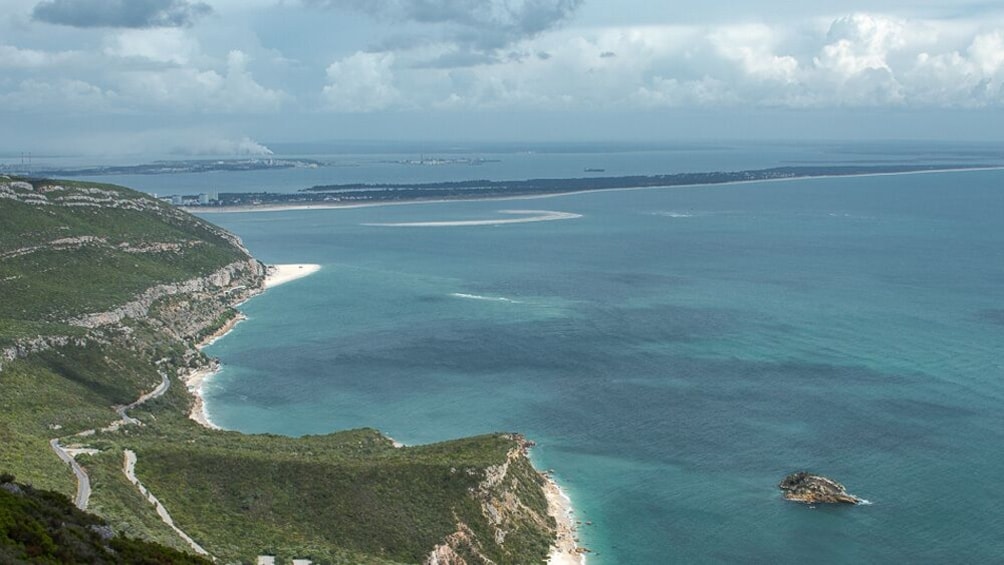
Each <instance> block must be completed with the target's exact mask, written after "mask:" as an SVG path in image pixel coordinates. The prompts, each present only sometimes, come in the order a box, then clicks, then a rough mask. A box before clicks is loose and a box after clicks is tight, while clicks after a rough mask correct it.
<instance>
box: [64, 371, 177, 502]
mask: <svg viewBox="0 0 1004 565" xmlns="http://www.w3.org/2000/svg"><path fill="white" fill-rule="evenodd" d="M160 378H161V381H160V384H159V385H157V388H155V389H153V390H151V391H150V392H148V393H146V394H144V395H143V396H140V397H139V398H137V399H136V401H135V402H133V403H132V404H129V405H126V406H119V407H117V408H115V413H116V414H118V415H119V417H120V419H119V420H116V421H115V422H112V423H111V425H109V426H108V427H107V428H103V429H102V431H115V430H117V429H119V427H121V426H125V425H130V424H140V423H141V422H140V421H139V420H137V419H135V418H133V417H131V416H129V414H127V411H129V410H132V409H133V408H136V407H137V406H140V405H141V404H143V403H145V402H148V401H150V400H153V399H154V398H159V397H161V396H163V395H164V393H165V392H167V389H169V388H171V379H169V378H168V377H167V375H166V374H164V373H161V375H160ZM93 434H94V430H85V431H82V432H80V433H78V434H76V435H75V436H73V437H83V436H89V435H93ZM59 439H60V438H53V439H51V440H49V446H50V447H52V450H53V451H55V452H56V455H57V456H58V457H59V458H60V459H61V460H62V461H63V462H64V463H66V464H67V465H69V466H70V469H72V470H73V474H74V475H76V477H77V495H76V496H75V497H74V498H73V504H74V505H75V506H76V507H77V508H79V509H81V510H87V502H88V501H89V500H90V498H91V479H90V477H88V476H87V471H86V470H84V468H83V467H81V466H80V464H79V463H77V460H76V459H74V457H73V453H72V452H70V451H68V450H67V449H66V448H65V447H63V445H62V444H61V443H60V442H59Z"/></svg>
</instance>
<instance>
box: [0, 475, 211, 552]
mask: <svg viewBox="0 0 1004 565" xmlns="http://www.w3.org/2000/svg"><path fill="white" fill-rule="evenodd" d="M0 562H2V563H8V564H11V565H15V564H18V563H40V564H45V563H52V564H57V563H92V564H109V565H111V564H118V563H121V564H129V565H147V564H148V565H167V564H177V565H182V564H190V565H200V564H208V563H210V562H209V561H207V560H205V559H202V558H199V557H195V556H192V555H188V554H186V553H182V552H179V551H177V550H174V549H170V548H166V547H163V546H160V545H156V544H152V543H148V542H144V541H140V540H136V539H131V538H128V537H125V536H121V535H115V534H114V532H113V531H112V528H110V527H109V526H108V525H107V523H105V521H104V520H102V519H100V518H98V517H97V516H95V515H93V514H88V513H86V512H81V511H80V510H77V509H76V508H75V507H74V506H73V505H72V504H70V501H69V499H67V498H66V497H65V496H63V495H62V494H60V493H56V492H52V491H45V490H37V489H35V488H33V487H30V486H27V485H21V484H17V483H15V482H14V476H13V475H11V474H3V475H0Z"/></svg>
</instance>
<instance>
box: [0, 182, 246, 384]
mask: <svg viewBox="0 0 1004 565" xmlns="http://www.w3.org/2000/svg"><path fill="white" fill-rule="evenodd" d="M5 202H17V203H20V204H24V205H28V206H29V207H30V209H32V210H38V211H39V212H42V211H44V210H56V209H60V208H62V209H63V213H64V215H65V211H67V210H69V211H73V212H72V214H73V215H74V216H79V215H80V214H84V215H91V216H87V217H93V214H95V213H97V211H96V210H93V209H109V210H114V211H115V212H110V214H121V213H122V212H121V211H128V212H127V213H134V212H141V213H142V214H140V216H144V217H155V218H158V219H160V220H161V221H163V222H165V223H166V224H169V225H171V226H182V227H184V228H186V229H188V228H191V231H189V232H187V233H188V235H187V236H186V237H183V238H181V239H176V240H175V241H156V238H155V237H149V236H147V235H146V234H145V233H144V232H143V231H141V230H138V229H136V230H134V231H133V232H131V233H130V235H129V236H123V237H120V238H119V239H117V240H115V241H110V240H109V237H105V236H99V235H93V234H78V235H67V236H55V237H53V236H49V237H45V238H34V239H33V238H31V237H30V235H31V234H26V237H25V241H24V242H23V243H21V244H20V245H18V244H15V245H8V246H7V247H6V248H4V249H0V261H3V260H12V261H13V260H23V259H25V258H26V256H28V258H30V256H31V255H32V254H36V253H42V252H51V251H59V252H63V253H65V252H70V253H73V252H75V251H77V250H82V252H85V251H90V252H93V251H95V250H97V251H105V252H108V253H119V254H121V253H128V254H158V255H157V256H158V257H160V256H164V255H170V254H172V253H179V252H182V251H187V250H193V248H197V249H194V251H195V252H198V249H200V248H203V247H209V246H216V247H217V249H219V248H220V247H223V248H225V247H227V246H229V247H230V248H231V249H232V251H235V252H236V253H232V255H233V256H234V257H235V260H233V261H232V262H231V263H230V264H227V265H223V266H222V267H220V268H217V269H216V270H214V271H213V272H210V273H208V274H206V275H204V276H199V277H194V278H191V279H188V280H183V281H179V282H173V283H168V284H158V285H155V286H152V287H150V288H147V289H146V290H144V291H143V292H140V293H139V294H137V295H136V296H134V297H132V299H130V300H127V301H125V302H124V303H121V304H119V305H117V306H116V307H115V308H113V309H111V310H108V311H102V312H88V313H83V314H77V315H74V316H72V317H69V318H67V319H50V320H47V321H49V322H62V323H65V324H68V325H71V326H76V327H78V328H80V329H81V330H82V331H77V332H68V333H69V334H70V335H51V334H50V335H35V336H22V337H20V338H18V339H16V340H14V343H13V344H5V346H4V347H2V348H0V371H2V370H3V365H4V363H5V362H10V361H13V360H15V359H19V358H23V357H26V356H28V355H31V354H33V353H39V352H42V351H45V350H48V349H52V348H56V347H62V346H66V345H69V344H74V345H83V344H84V343H86V342H88V341H96V342H100V343H108V342H109V341H110V340H115V339H121V338H123V337H124V338H126V341H127V338H128V337H129V335H130V333H131V332H132V328H131V327H130V322H129V320H132V321H138V322H141V323H143V324H147V325H149V326H152V327H153V328H155V329H157V330H162V331H164V332H166V334H167V335H169V336H170V337H172V338H175V339H180V340H182V341H184V342H191V341H192V340H193V339H196V338H198V337H200V336H201V335H202V334H203V333H204V332H206V331H207V330H211V329H213V328H214V326H218V325H219V324H220V323H221V322H222V321H224V320H223V319H224V318H226V317H227V316H228V315H231V314H232V312H231V311H230V309H231V308H232V307H233V306H235V305H236V304H239V303H240V302H243V301H245V300H247V299H248V298H250V297H251V296H254V295H255V294H257V293H260V292H261V291H262V290H263V286H264V279H265V266H264V265H262V264H261V263H260V262H259V261H257V260H255V259H254V258H253V257H252V256H251V254H250V252H249V251H248V250H247V248H246V247H245V246H244V244H243V242H241V240H240V239H239V238H238V237H237V236H235V235H233V234H231V233H229V232H227V231H226V230H223V229H222V228H219V227H217V226H214V225H212V224H209V223H207V222H204V221H202V220H200V219H198V218H195V217H194V216H191V215H189V214H188V213H186V212H183V211H181V210H178V209H177V208H174V207H172V206H169V205H166V204H164V203H162V202H159V201H158V200H156V199H154V198H152V197H150V196H148V195H145V194H142V193H139V192H135V191H131V190H128V189H123V188H120V187H107V188H102V187H96V186H86V185H75V184H72V183H66V184H62V183H60V181H32V182H26V181H23V180H15V179H12V178H10V177H4V176H0V206H3V205H4V203H5ZM116 217H118V216H116ZM68 224H69V223H68ZM60 229H61V230H69V229H70V227H69V225H67V226H64V227H62V228H60ZM57 233H58V230H57ZM206 236H209V238H210V239H215V241H213V242H211V243H210V242H208V241H207V240H206V239H201V238H202V237H206ZM221 240H222V241H221ZM15 241H16V240H15ZM12 278H13V279H18V278H21V277H19V276H14V277H12ZM0 282H3V281H0ZM54 333H55V332H54ZM125 345H126V346H128V345H129V344H128V343H125Z"/></svg>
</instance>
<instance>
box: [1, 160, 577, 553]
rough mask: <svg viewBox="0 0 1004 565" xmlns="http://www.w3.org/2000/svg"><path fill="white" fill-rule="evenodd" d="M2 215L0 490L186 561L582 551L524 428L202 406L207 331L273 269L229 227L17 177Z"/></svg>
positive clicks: (296, 270) (9, 181)
mask: <svg viewBox="0 0 1004 565" xmlns="http://www.w3.org/2000/svg"><path fill="white" fill-rule="evenodd" d="M0 225H3V226H4V229H3V230H0V295H2V296H4V300H0V379H2V381H3V385H4V386H3V387H0V406H2V408H3V409H2V410H0V438H2V445H3V448H2V449H0V473H9V475H3V476H4V477H6V478H4V479H2V480H0V483H3V485H0V486H2V487H3V488H5V489H7V491H8V492H12V493H13V492H14V491H17V490H18V489H20V490H22V491H25V492H27V491H26V490H25V488H26V487H20V486H17V485H15V484H14V483H12V482H11V481H12V479H11V477H16V478H17V481H18V483H19V484H30V485H31V488H32V489H39V490H48V491H56V492H58V493H61V494H62V495H65V497H66V499H65V500H66V503H67V504H68V503H69V499H70V498H71V497H72V498H74V500H75V503H76V506H77V507H78V509H80V510H86V511H87V512H89V513H93V514H96V515H97V516H98V518H87V517H83V516H82V515H79V516H77V517H76V518H75V520H76V521H77V522H80V523H83V524H94V525H95V527H96V528H105V526H104V524H107V530H105V529H100V530H94V531H95V532H98V533H99V534H100V535H99V537H98V538H94V539H93V540H92V542H93V543H92V545H93V551H97V552H101V551H106V550H107V547H109V546H108V544H109V543H111V544H112V545H111V547H115V544H116V543H119V544H120V545H121V544H122V543H131V542H121V543H120V542H114V543H113V542H107V543H106V542H105V541H102V540H105V539H112V538H113V537H114V536H121V538H122V539H126V540H128V539H132V540H136V539H138V540H144V541H146V542H154V543H157V544H160V546H166V547H167V548H169V549H170V550H173V551H175V552H182V553H183V554H184V555H187V556H190V557H191V560H190V562H201V560H200V559H199V557H200V556H202V557H206V558H210V559H213V560H216V561H218V562H223V563H234V562H242V563H253V562H256V560H257V559H258V557H259V556H265V557H273V558H275V562H277V563H288V562H289V561H290V560H292V559H294V558H295V559H309V560H312V561H313V562H315V563H364V564H365V563H373V564H396V563H438V564H444V563H451V564H462V563H466V564H477V563H482V564H488V563H497V564H517V563H540V562H544V561H545V560H547V559H549V556H550V558H551V559H552V560H554V559H556V558H557V557H556V555H558V554H557V553H555V554H552V551H554V548H555V547H558V546H559V541H561V543H560V547H561V548H562V549H563V550H564V551H565V552H566V554H569V555H571V556H572V557H573V558H577V557H578V554H577V553H576V551H577V549H576V547H575V544H574V543H570V542H569V537H570V536H569V534H568V528H569V527H570V524H571V520H570V518H569V516H568V514H567V513H565V512H564V510H562V508H561V507H560V505H558V506H556V505H555V504H549V497H548V494H549V493H548V491H549V490H551V489H552V488H553V483H550V482H549V480H548V478H547V477H545V476H544V475H542V474H541V473H539V472H538V471H536V470H535V469H534V468H533V467H532V465H531V463H530V460H529V458H528V456H527V450H528V449H529V447H530V446H531V445H532V442H530V441H528V440H527V439H525V438H523V437H522V436H521V435H519V434H518V433H509V432H507V433H501V432H500V433H494V434H489V435H483V436H478V437H471V438H463V439H458V440H453V441H446V442H442V443H437V444H433V445H420V446H408V447H404V446H395V444H394V442H393V441H392V440H391V439H389V438H387V437H385V436H384V435H382V434H381V433H380V432H378V431H377V430H373V429H358V430H350V431H341V432H336V433H331V434H328V435H323V436H307V437H301V438H291V437H284V436H276V435H268V434H265V435H246V434H241V433H238V432H232V431H223V430H218V429H210V428H208V427H206V426H204V425H200V424H199V423H198V422H196V421H193V420H192V419H190V418H189V414H190V413H192V412H193V409H195V408H197V406H198V405H197V402H198V399H197V398H196V397H195V396H193V395H192V393H191V392H189V390H188V388H187V387H186V386H185V385H186V380H187V379H188V378H189V377H190V376H191V375H192V374H193V373H198V372H200V371H202V372H204V371H206V370H207V369H210V368H211V367H212V366H213V365H214V363H215V361H214V360H212V359H209V358H207V357H206V356H205V355H204V354H203V353H202V351H201V349H200V345H201V344H203V343H205V342H206V341H207V340H211V339H214V338H216V337H219V335H220V334H221V333H224V332H225V331H226V330H227V328H229V327H232V325H233V324H234V323H235V321H236V320H237V319H238V318H239V316H240V313H239V312H238V311H237V310H236V306H237V305H238V304H240V303H241V302H243V301H244V300H247V299H248V298H250V297H253V296H254V295H256V294H258V293H260V292H262V291H263V290H264V288H265V286H266V278H267V275H268V274H269V272H268V271H269V269H268V268H267V267H266V266H265V265H263V264H261V263H260V262H259V261H257V260H256V259H254V257H252V256H251V254H250V253H249V252H248V250H247V249H246V248H245V247H244V246H243V245H242V243H241V241H240V240H239V239H238V238H237V237H236V236H234V235H233V234H230V233H229V232H226V231H224V230H223V229H221V228H219V227H217V226H214V225H212V224H210V223H208V222H206V221H204V220H201V219H199V218H196V217H194V216H191V215H189V214H187V213H185V212H183V211H182V210H179V209H178V208H176V207H173V206H171V205H169V204H166V203H164V202H161V201H159V200H157V199H155V198H152V197H150V196H148V195H145V194H142V193H139V192H136V191H132V190H129V189H126V188H122V187H118V186H113V185H105V184H94V183H82V182H70V181H55V180H38V179H32V180H27V179H24V178H18V177H11V176H0ZM313 268H314V267H313V266H309V265H294V266H291V267H287V268H285V269H276V270H274V271H273V272H272V273H271V274H272V279H271V284H277V283H279V282H282V280H286V281H289V280H291V279H292V278H295V277H296V276H298V275H300V274H303V273H304V272H306V271H309V270H311V269H313ZM287 284H290V283H287ZM61 458H62V459H61ZM4 485H13V486H4ZM32 492H34V491H32ZM18 496H21V495H18V494H16V493H15V494H14V497H13V498H12V497H5V498H0V503H2V504H5V505H6V504H20V502H16V501H18V500H22V499H19V498H16V497H18ZM46 496H47V495H46ZM553 498H554V497H553V496H551V499H550V500H553ZM11 501H14V502H11ZM5 523H6V522H4V524H5ZM74 523H76V522H74ZM0 527H7V526H3V524H0ZM11 527H13V526H11ZM74 527H76V526H74ZM98 533H96V534H95V535H98ZM559 533H560V534H561V535H560V536H559ZM106 534H107V535H106ZM39 535H41V534H39ZM46 535H49V537H50V539H55V538H59V537H60V536H65V535H67V534H66V532H60V531H57V532H50V533H48V534H46ZM88 535H90V534H88ZM53 536H55V538H54V537H53ZM102 536H104V537H102ZM91 537H93V536H91ZM60 539H62V538H60ZM114 539H118V538H114ZM89 543H90V542H89ZM53 550H58V547H56V548H53ZM24 551H29V549H24ZM32 551H33V550H32ZM88 551H90V550H88ZM143 551H151V552H158V551H160V550H158V549H143ZM164 555H175V554H173V553H171V552H170V551H168V550H164ZM186 559H187V558H186ZM160 562H182V561H181V560H177V559H168V560H165V561H160Z"/></svg>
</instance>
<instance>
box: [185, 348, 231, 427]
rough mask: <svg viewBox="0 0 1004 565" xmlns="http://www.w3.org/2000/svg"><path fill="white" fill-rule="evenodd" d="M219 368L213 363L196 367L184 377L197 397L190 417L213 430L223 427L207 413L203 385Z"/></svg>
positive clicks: (189, 388)
mask: <svg viewBox="0 0 1004 565" xmlns="http://www.w3.org/2000/svg"><path fill="white" fill-rule="evenodd" d="M219 370H220V367H219V365H216V364H213V365H212V366H211V367H207V368H205V369H196V370H195V371H192V372H190V373H188V374H187V375H185V377H184V380H185V386H186V387H187V388H188V392H190V393H191V394H192V397H193V398H194V399H195V404H193V405H192V411H191V412H189V413H188V417H189V418H191V419H192V420H195V421H196V422H198V423H199V424H201V425H203V426H205V427H207V428H209V429H211V430H220V429H222V428H220V427H219V426H217V425H216V424H214V423H213V422H212V420H210V419H209V416H208V415H207V414H206V403H205V401H204V400H203V398H202V385H204V384H205V382H206V379H208V378H209V377H211V376H213V375H215V374H216V373H217V372H218V371H219Z"/></svg>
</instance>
